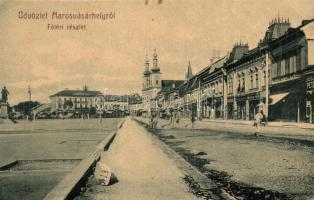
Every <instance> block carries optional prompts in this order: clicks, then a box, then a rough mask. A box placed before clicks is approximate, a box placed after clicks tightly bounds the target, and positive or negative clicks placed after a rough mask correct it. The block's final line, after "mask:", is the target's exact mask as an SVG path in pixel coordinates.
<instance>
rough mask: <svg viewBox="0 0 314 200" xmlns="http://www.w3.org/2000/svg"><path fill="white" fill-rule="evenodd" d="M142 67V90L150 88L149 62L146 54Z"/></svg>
mask: <svg viewBox="0 0 314 200" xmlns="http://www.w3.org/2000/svg"><path fill="white" fill-rule="evenodd" d="M144 65H145V68H144V72H143V90H144V89H146V88H149V87H150V86H151V80H150V75H151V72H150V70H149V60H148V55H147V54H146V58H145V63H144Z"/></svg>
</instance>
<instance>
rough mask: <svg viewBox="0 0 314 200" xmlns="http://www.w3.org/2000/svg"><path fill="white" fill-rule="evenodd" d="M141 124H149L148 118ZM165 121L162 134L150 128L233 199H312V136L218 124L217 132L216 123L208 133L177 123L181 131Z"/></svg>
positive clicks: (160, 131)
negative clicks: (256, 132) (255, 132)
mask: <svg viewBox="0 0 314 200" xmlns="http://www.w3.org/2000/svg"><path fill="white" fill-rule="evenodd" d="M138 120H139V121H142V122H145V123H147V119H143V118H138ZM182 121H183V120H182ZM166 123H167V121H163V120H160V127H159V129H158V130H152V129H148V130H150V131H151V132H153V133H154V134H156V135H157V136H158V137H159V138H160V139H161V140H162V141H164V142H165V143H166V144H167V145H168V146H170V147H171V148H172V149H173V150H175V151H176V152H177V153H179V154H180V155H181V156H182V157H184V158H185V159H186V160H187V161H188V162H190V163H191V164H192V165H194V166H196V167H197V168H198V169H199V170H200V171H201V172H202V173H203V174H205V175H206V176H207V177H208V178H209V179H211V180H213V181H214V182H215V183H216V184H217V185H218V186H219V187H220V188H223V189H224V190H226V191H228V192H229V194H231V195H232V196H234V197H237V198H245V199H275V198H277V199H309V198H310V197H312V196H314V192H313V191H314V167H313V164H314V156H313V147H314V142H313V136H311V135H310V134H308V135H306V136H302V139H300V136H298V135H296V136H295V137H293V136H292V134H288V135H286V136H285V134H284V133H282V134H279V132H280V130H279V129H277V130H276V131H277V132H276V134H273V135H272V134H270V133H269V132H268V133H267V134H263V135H262V136H261V137H255V136H253V132H250V131H248V130H250V128H248V127H246V126H245V125H238V126H237V125H225V127H223V125H221V124H220V125H219V124H218V126H217V127H218V128H217V129H216V130H215V127H216V125H217V124H214V123H211V124H210V125H208V128H210V129H205V127H204V126H205V125H204V124H202V126H203V127H202V128H200V126H201V124H200V123H199V124H197V125H198V126H197V125H196V128H195V129H191V128H190V127H185V126H184V122H181V123H180V124H176V126H177V127H178V128H171V127H169V126H165V124H166ZM185 123H186V121H185ZM161 124H163V125H161ZM143 125H145V124H143ZM145 126H146V127H147V125H145ZM161 126H164V127H163V128H161ZM183 127H184V128H183ZM233 127H234V128H233ZM239 127H242V129H243V130H242V132H240V131H239ZM245 127H246V128H245Z"/></svg>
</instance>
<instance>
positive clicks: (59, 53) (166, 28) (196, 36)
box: [0, 0, 314, 105]
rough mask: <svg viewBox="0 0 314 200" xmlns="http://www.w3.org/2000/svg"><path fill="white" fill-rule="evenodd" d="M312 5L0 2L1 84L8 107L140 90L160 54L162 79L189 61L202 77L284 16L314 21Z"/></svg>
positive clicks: (175, 0) (267, 0)
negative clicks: (92, 15) (64, 94)
mask: <svg viewBox="0 0 314 200" xmlns="http://www.w3.org/2000/svg"><path fill="white" fill-rule="evenodd" d="M19 11H23V12H28V13H32V12H36V13H38V12H43V13H45V12H47V13H48V19H42V20H36V19H19V18H18V12H19ZM54 11H56V12H58V13H78V12H102V13H110V12H113V13H115V18H114V19H110V20H78V19H76V20H69V19H68V20H52V19H51V18H50V14H51V13H52V12H54ZM313 13H314V4H313V1H312V0H260V1H255V0H195V1H188V0H163V1H162V3H161V4H159V3H158V0H148V4H145V0H116V1H114V0H110V1H97V2H90V1H88V2H87V1H75V2H74V1H0V87H1V88H2V87H3V86H6V87H7V88H8V90H9V91H10V96H9V103H10V104H12V105H14V104H16V103H18V102H21V101H26V100H28V93H27V88H28V86H30V87H31V89H32V100H37V101H40V102H49V96H50V95H52V94H54V93H56V92H58V91H60V90H63V89H65V88H68V89H82V88H83V86H84V85H87V86H88V88H89V89H90V90H99V91H107V92H108V93H110V94H129V93H135V92H138V93H140V92H141V89H142V73H143V70H144V60H145V54H146V53H147V54H148V56H149V59H150V62H151V64H152V54H153V51H154V49H156V51H157V54H158V58H159V65H160V68H161V73H162V79H184V75H185V73H186V71H187V66H188V62H189V60H190V61H191V65H192V71H193V73H196V72H198V71H200V70H201V69H202V68H204V67H206V66H207V65H209V63H210V58H211V56H212V53H213V50H219V51H220V55H221V56H224V55H225V54H226V53H227V52H228V51H231V49H232V46H233V45H234V44H235V43H237V42H239V41H242V42H247V43H248V44H249V47H250V48H254V47H256V46H257V43H258V41H259V40H260V39H262V38H263V37H264V34H265V31H266V30H267V27H268V25H269V22H270V21H271V20H272V19H274V18H275V17H277V16H278V15H279V16H280V17H283V18H289V19H290V22H291V26H292V27H296V26H298V25H300V24H301V21H302V20H303V19H311V18H313V17H314V14H313ZM48 24H59V25H64V26H66V25H69V24H74V25H75V24H82V25H85V26H86V29H85V30H80V31H73V30H72V31H71V30H48V28H47V26H48Z"/></svg>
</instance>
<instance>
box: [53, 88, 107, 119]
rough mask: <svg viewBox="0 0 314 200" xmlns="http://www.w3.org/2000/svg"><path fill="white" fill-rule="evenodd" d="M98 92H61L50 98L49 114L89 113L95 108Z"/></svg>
mask: <svg viewBox="0 0 314 200" xmlns="http://www.w3.org/2000/svg"><path fill="white" fill-rule="evenodd" d="M100 94H101V92H99V91H90V90H86V89H85V90H68V89H66V90H62V91H60V92H57V93H56V94H53V95H51V96H50V101H51V112H55V113H57V114H61V113H65V112H67V113H77V114H82V113H89V111H90V110H91V109H93V108H95V100H94V99H95V97H96V96H97V95H100Z"/></svg>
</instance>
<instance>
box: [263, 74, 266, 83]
mask: <svg viewBox="0 0 314 200" xmlns="http://www.w3.org/2000/svg"><path fill="white" fill-rule="evenodd" d="M263 77H264V80H263V85H266V71H263Z"/></svg>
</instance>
